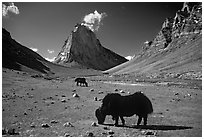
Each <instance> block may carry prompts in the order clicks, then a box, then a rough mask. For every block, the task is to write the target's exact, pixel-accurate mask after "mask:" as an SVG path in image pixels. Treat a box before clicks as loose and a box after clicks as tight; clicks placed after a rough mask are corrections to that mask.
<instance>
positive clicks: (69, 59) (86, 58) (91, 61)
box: [54, 24, 127, 70]
mask: <svg viewBox="0 0 204 139" xmlns="http://www.w3.org/2000/svg"><path fill="white" fill-rule="evenodd" d="M126 61H127V59H125V58H124V57H122V56H120V55H118V54H116V53H115V52H113V51H111V50H109V49H107V48H105V47H103V46H102V45H101V43H100V41H99V39H97V37H96V35H95V33H94V32H93V31H91V30H90V29H88V28H87V27H86V26H84V25H81V24H77V25H75V28H74V30H73V31H72V33H71V34H70V36H69V37H68V38H67V39H66V41H65V43H64V45H63V46H62V49H61V51H60V52H59V54H58V56H57V57H56V59H55V61H54V63H59V64H64V65H67V66H76V65H77V66H82V67H87V68H93V69H96V70H107V69H110V68H112V67H114V66H117V65H119V64H122V63H124V62H126Z"/></svg>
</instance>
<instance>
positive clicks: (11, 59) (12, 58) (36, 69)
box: [2, 28, 102, 79]
mask: <svg viewBox="0 0 204 139" xmlns="http://www.w3.org/2000/svg"><path fill="white" fill-rule="evenodd" d="M2 67H3V68H8V69H14V70H18V71H23V72H29V73H30V74H42V75H43V77H45V78H46V79H47V76H49V77H53V78H54V77H62V79H63V78H66V77H67V76H73V77H75V76H89V75H99V74H102V73H101V72H100V71H96V70H93V69H86V70H85V69H81V68H69V67H65V66H62V65H59V64H54V63H52V62H49V61H47V60H45V59H44V58H43V57H42V56H40V55H39V54H37V53H36V52H34V51H33V50H31V49H29V48H27V47H25V46H23V45H21V44H20V43H18V42H17V41H15V40H14V39H13V38H12V37H11V35H10V33H9V32H8V31H7V30H6V29H4V28H2Z"/></svg>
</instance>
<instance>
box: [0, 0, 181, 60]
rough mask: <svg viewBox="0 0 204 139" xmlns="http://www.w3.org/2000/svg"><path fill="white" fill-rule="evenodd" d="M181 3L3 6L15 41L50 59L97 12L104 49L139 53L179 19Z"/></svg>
mask: <svg viewBox="0 0 204 139" xmlns="http://www.w3.org/2000/svg"><path fill="white" fill-rule="evenodd" d="M182 6H183V3H181V2H152V3H151V2H76V3H74V2H14V3H2V9H3V8H4V10H5V9H6V10H5V12H2V27H4V28H5V29H6V30H8V31H9V32H10V33H11V36H12V38H14V39H15V40H16V41H18V42H19V43H21V44H22V45H24V46H26V47H28V48H31V49H32V50H34V51H36V52H37V53H38V54H40V55H41V56H43V57H44V58H47V59H53V58H54V57H56V56H57V55H58V53H59V52H60V50H61V48H62V46H63V44H64V41H65V40H66V39H67V38H68V37H69V35H70V34H71V31H73V29H74V26H75V25H76V24H77V23H82V21H83V20H84V18H85V16H86V15H89V14H90V13H94V11H97V12H98V13H99V14H100V15H104V16H103V18H101V21H100V26H99V28H98V30H95V31H94V33H95V34H96V36H97V38H98V39H99V40H100V42H101V44H102V46H104V47H106V48H108V49H110V50H112V51H114V52H116V53H118V54H119V55H122V56H124V57H126V56H132V55H135V54H138V53H139V51H140V50H141V48H142V46H143V44H144V42H145V41H151V40H153V39H154V37H155V36H156V35H157V34H158V32H159V31H160V29H161V27H162V24H163V22H164V21H165V19H166V18H167V17H175V15H176V11H178V10H179V9H181V8H182Z"/></svg>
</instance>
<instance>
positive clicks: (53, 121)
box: [50, 120, 58, 124]
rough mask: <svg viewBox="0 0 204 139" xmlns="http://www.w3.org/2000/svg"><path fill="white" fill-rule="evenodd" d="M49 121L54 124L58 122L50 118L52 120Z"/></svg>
mask: <svg viewBox="0 0 204 139" xmlns="http://www.w3.org/2000/svg"><path fill="white" fill-rule="evenodd" d="M50 123H52V124H56V123H58V121H56V120H52V121H50Z"/></svg>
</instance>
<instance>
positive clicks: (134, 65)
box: [105, 3, 202, 79]
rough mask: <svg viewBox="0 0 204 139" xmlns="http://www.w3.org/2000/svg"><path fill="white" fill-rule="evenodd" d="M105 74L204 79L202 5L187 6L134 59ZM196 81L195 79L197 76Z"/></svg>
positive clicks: (168, 19)
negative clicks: (203, 74)
mask: <svg viewBox="0 0 204 139" xmlns="http://www.w3.org/2000/svg"><path fill="white" fill-rule="evenodd" d="M105 72H108V73H115V74H143V73H145V74H149V75H150V76H153V75H155V76H174V75H176V76H177V75H180V76H179V77H184V76H186V75H193V76H194V75H195V78H199V79H201V78H202V3H184V4H183V8H182V9H181V10H179V11H178V12H177V13H176V15H175V17H174V18H166V20H165V21H164V23H163V25H162V27H161V30H160V31H159V33H158V35H157V36H156V37H155V38H154V39H153V40H152V41H147V42H146V43H145V44H144V46H142V50H141V52H140V53H139V54H138V55H136V56H135V58H133V59H132V60H130V61H128V62H126V63H124V64H121V65H119V66H117V67H114V68H112V69H110V70H107V71H105ZM193 78H194V77H193Z"/></svg>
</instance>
